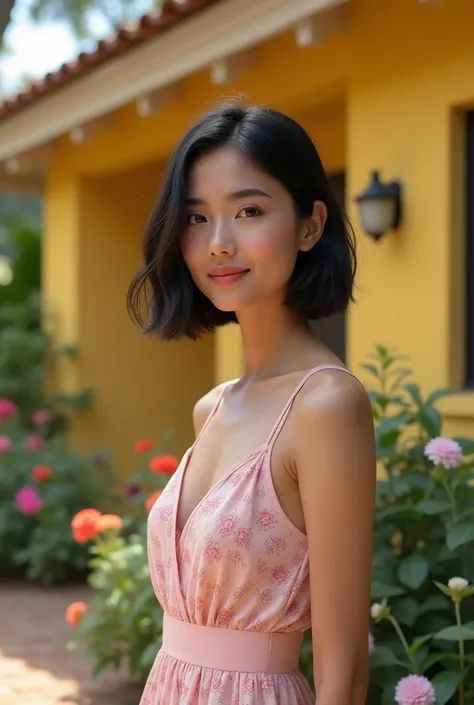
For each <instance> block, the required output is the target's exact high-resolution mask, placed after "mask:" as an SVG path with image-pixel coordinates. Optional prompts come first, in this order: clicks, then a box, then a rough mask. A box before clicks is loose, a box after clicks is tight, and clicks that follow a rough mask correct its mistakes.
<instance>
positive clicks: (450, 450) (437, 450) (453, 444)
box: [425, 436, 462, 469]
mask: <svg viewBox="0 0 474 705" xmlns="http://www.w3.org/2000/svg"><path fill="white" fill-rule="evenodd" d="M425 455H426V457H427V458H429V459H430V460H431V462H432V463H434V464H435V465H442V466H443V467H444V468H446V469H449V468H457V467H459V466H460V465H462V450H461V446H460V445H459V443H458V442H457V441H453V440H452V438H443V437H441V436H440V437H438V438H433V440H431V441H430V442H429V443H427V444H426V446H425Z"/></svg>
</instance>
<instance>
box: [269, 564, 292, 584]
mask: <svg viewBox="0 0 474 705" xmlns="http://www.w3.org/2000/svg"><path fill="white" fill-rule="evenodd" d="M288 575H289V572H288V571H287V569H286V568H285V567H284V566H282V565H277V566H275V568H273V570H272V572H271V576H272V577H271V582H272V583H278V585H281V584H282V583H284V582H285V580H286V579H287V578H288Z"/></svg>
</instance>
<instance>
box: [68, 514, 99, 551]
mask: <svg viewBox="0 0 474 705" xmlns="http://www.w3.org/2000/svg"><path fill="white" fill-rule="evenodd" d="M101 516H102V515H101V513H100V512H99V511H97V509H81V511H80V512H77V514H76V515H75V516H74V517H73V519H72V521H71V529H72V535H73V537H74V541H77V543H87V542H88V541H89V540H90V539H93V538H94V537H95V536H96V535H97V525H98V522H99V519H100V517H101Z"/></svg>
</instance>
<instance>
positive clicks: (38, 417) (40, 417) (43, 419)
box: [31, 409, 53, 426]
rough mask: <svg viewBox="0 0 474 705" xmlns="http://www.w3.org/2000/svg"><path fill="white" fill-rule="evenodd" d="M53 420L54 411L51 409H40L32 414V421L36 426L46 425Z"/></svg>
mask: <svg viewBox="0 0 474 705" xmlns="http://www.w3.org/2000/svg"><path fill="white" fill-rule="evenodd" d="M52 420H53V412H52V411H50V410H49V409H38V410H37V411H35V412H34V413H33V414H32V416H31V421H32V422H33V424H34V425H35V426H46V424H48V423H49V422H50V421H52Z"/></svg>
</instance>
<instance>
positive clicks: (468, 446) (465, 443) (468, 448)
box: [453, 438, 474, 455]
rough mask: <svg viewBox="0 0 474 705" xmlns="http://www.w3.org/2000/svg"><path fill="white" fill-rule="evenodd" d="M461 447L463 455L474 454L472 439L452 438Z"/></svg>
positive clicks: (473, 441)
mask: <svg viewBox="0 0 474 705" xmlns="http://www.w3.org/2000/svg"><path fill="white" fill-rule="evenodd" d="M453 441H456V442H457V443H459V445H460V446H461V450H462V452H463V454H464V455H473V454H474V438H453Z"/></svg>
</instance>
